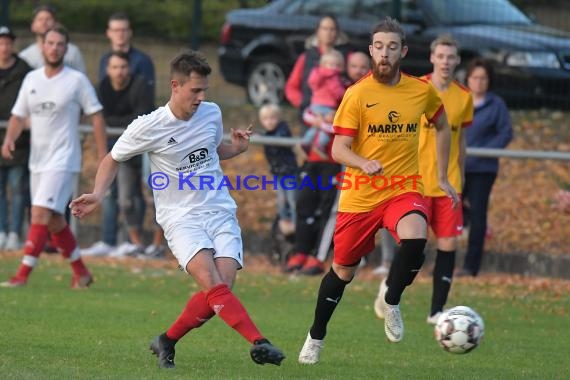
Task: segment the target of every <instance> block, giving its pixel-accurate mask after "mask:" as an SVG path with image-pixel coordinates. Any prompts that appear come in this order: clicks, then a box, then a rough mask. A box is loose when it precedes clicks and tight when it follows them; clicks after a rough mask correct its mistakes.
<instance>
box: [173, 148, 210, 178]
mask: <svg viewBox="0 0 570 380" xmlns="http://www.w3.org/2000/svg"><path fill="white" fill-rule="evenodd" d="M208 153H209V152H208V149H206V148H200V149H196V150H195V151H192V152H190V153H188V154H187V155H186V156H184V158H183V159H182V161H181V162H180V166H179V167H177V168H176V171H179V172H190V171H197V170H199V169H202V168H204V167H206V165H207V164H208V163H209V162H211V161H212V160H213V158H212V157H210V156H209V155H208Z"/></svg>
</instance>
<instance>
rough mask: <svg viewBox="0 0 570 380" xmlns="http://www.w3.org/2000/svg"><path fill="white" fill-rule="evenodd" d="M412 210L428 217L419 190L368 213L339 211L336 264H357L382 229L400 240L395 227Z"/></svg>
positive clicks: (395, 198) (389, 200) (383, 203)
mask: <svg viewBox="0 0 570 380" xmlns="http://www.w3.org/2000/svg"><path fill="white" fill-rule="evenodd" d="M412 211H417V212H419V213H421V214H422V215H424V216H426V219H427V211H428V209H427V207H426V205H425V200H424V198H423V197H422V196H421V195H420V194H418V193H405V194H401V195H398V196H396V197H394V198H391V199H388V200H386V201H384V202H382V203H380V204H379V205H378V206H376V208H375V209H374V210H372V211H368V212H339V213H338V214H337V217H336V226H335V231H334V258H333V261H334V263H335V264H339V265H344V266H350V265H355V264H357V263H358V262H359V261H360V259H361V258H362V257H363V256H365V255H367V254H369V253H370V252H372V250H373V249H374V236H375V235H376V232H377V231H378V230H379V229H380V228H386V229H388V231H390V233H391V234H392V236H394V239H396V241H397V242H398V243H399V242H400V239H399V238H398V235H397V234H396V226H397V225H398V222H399V221H400V219H402V218H403V217H404V216H405V215H406V214H409V213H410V212H412Z"/></svg>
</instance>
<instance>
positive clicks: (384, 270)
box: [372, 265, 390, 276]
mask: <svg viewBox="0 0 570 380" xmlns="http://www.w3.org/2000/svg"><path fill="white" fill-rule="evenodd" d="M389 271H390V268H388V267H387V266H385V265H380V266H379V267H376V268H374V269H373V270H372V274H374V275H376V276H387V275H388V272H389Z"/></svg>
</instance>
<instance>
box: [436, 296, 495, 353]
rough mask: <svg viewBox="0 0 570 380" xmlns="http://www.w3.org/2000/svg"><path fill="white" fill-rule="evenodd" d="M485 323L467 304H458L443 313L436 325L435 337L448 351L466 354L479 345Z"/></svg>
mask: <svg viewBox="0 0 570 380" xmlns="http://www.w3.org/2000/svg"><path fill="white" fill-rule="evenodd" d="M484 332H485V325H484V324H483V319H481V317H480V316H479V314H477V313H476V312H475V311H474V310H473V309H471V308H470V307H467V306H456V307H454V308H451V309H448V310H445V311H444V312H443V313H441V316H440V317H439V318H438V320H437V323H436V325H435V339H436V340H437V343H439V345H440V346H441V347H442V348H443V349H444V350H445V351H447V352H452V353H454V354H466V353H468V352H470V351H472V350H473V349H475V347H477V346H478V345H479V343H480V342H481V339H482V338H483V334H484Z"/></svg>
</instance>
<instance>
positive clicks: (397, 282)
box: [385, 239, 426, 305]
mask: <svg viewBox="0 0 570 380" xmlns="http://www.w3.org/2000/svg"><path fill="white" fill-rule="evenodd" d="M425 245H426V239H402V240H401V245H400V249H399V250H398V252H396V254H395V255H394V260H393V261H392V266H391V267H390V272H389V273H388V277H387V278H386V285H387V286H388V291H387V292H386V297H385V301H386V303H387V304H389V305H398V304H399V303H400V298H401V297H402V293H404V289H405V288H406V286H408V285H411V284H412V282H414V278H416V276H417V275H418V272H419V271H420V269H421V268H422V264H423V263H424V259H425V255H424V247H425Z"/></svg>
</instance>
